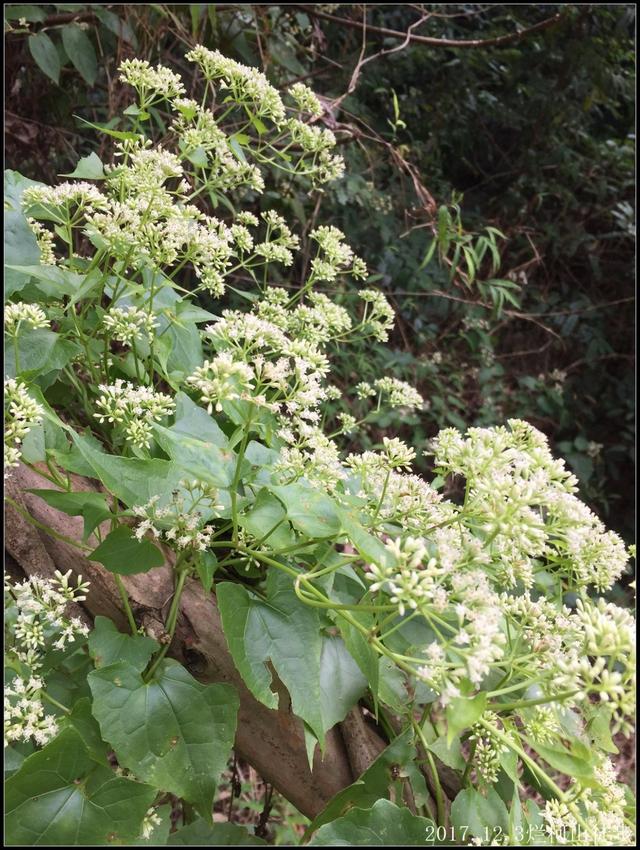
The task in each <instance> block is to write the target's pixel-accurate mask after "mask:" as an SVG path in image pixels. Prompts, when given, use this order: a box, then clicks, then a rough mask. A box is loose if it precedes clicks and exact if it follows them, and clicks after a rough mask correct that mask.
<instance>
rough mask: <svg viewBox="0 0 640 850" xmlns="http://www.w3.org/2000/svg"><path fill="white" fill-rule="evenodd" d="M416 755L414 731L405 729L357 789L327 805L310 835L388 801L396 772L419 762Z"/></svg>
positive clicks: (345, 791) (351, 787)
mask: <svg viewBox="0 0 640 850" xmlns="http://www.w3.org/2000/svg"><path fill="white" fill-rule="evenodd" d="M415 755H416V751H415V747H414V746H413V731H412V729H410V728H409V729H405V731H404V732H402V733H401V734H400V735H398V737H397V738H396V739H395V740H394V741H392V743H391V744H389V746H388V747H387V748H386V749H384V750H383V751H382V752H381V753H380V755H379V756H378V757H377V758H376V759H375V761H374V762H373V763H372V764H371V765H370V766H369V767H368V768H367V769H366V770H365V772H364V773H363V774H362V776H361V777H360V778H359V779H358V780H357V781H356V782H354V783H353V785H349V786H348V787H347V788H343V789H342V791H339V792H338V793H337V794H336V795H335V797H334V798H333V799H332V800H330V801H329V802H328V803H327V805H326V806H325V808H324V809H323V810H322V811H321V812H320V814H319V815H318V816H317V817H316V818H315V820H314V821H313V822H312V823H311V824H310V826H309V828H308V830H307V835H309V834H311V833H312V832H313V831H314V830H316V829H319V828H320V827H321V826H322V825H323V824H325V823H329V822H330V821H333V820H335V819H336V818H338V817H340V816H341V815H344V814H346V812H348V811H349V810H350V809H352V808H353V807H354V806H359V807H360V808H367V807H369V806H372V805H373V804H374V803H375V802H376V800H379V799H380V798H382V797H384V798H386V799H388V797H389V793H390V791H389V789H390V788H391V787H392V786H393V784H394V782H395V779H394V770H395V768H403V767H404V766H405V765H407V764H409V763H410V762H411V761H412V760H413V759H414V758H415Z"/></svg>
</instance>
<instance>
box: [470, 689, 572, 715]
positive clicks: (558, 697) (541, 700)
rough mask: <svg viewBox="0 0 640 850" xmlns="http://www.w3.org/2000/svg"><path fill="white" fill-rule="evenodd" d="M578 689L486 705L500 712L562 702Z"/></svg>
mask: <svg viewBox="0 0 640 850" xmlns="http://www.w3.org/2000/svg"><path fill="white" fill-rule="evenodd" d="M579 693H580V691H564V692H563V693H559V694H555V695H554V696H552V697H538V698H537V699H525V700H520V702H506V703H499V702H497V703H492V704H490V705H488V706H487V708H490V709H491V711H495V712H497V713H500V712H502V711H515V710H516V709H519V708H529V707H530V706H532V705H544V704H545V703H549V702H562V701H563V700H565V699H570V698H571V697H574V696H575V695H576V694H579Z"/></svg>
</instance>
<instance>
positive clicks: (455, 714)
mask: <svg viewBox="0 0 640 850" xmlns="http://www.w3.org/2000/svg"><path fill="white" fill-rule="evenodd" d="M486 705H487V694H486V692H485V691H481V692H480V693H479V694H476V696H474V697H454V699H452V700H451V701H450V702H449V703H448V704H447V708H446V710H445V715H446V718H447V741H448V743H449V744H450V743H451V742H452V741H453V739H454V738H455V737H456V735H459V734H460V733H461V732H464V730H465V729H469V728H470V727H471V726H473V724H474V723H477V722H478V720H479V719H480V718H481V717H482V712H483V711H484V710H485V707H486Z"/></svg>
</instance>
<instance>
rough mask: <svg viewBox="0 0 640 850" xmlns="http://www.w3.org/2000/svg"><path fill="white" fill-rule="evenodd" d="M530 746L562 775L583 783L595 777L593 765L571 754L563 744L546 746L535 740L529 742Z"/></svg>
mask: <svg viewBox="0 0 640 850" xmlns="http://www.w3.org/2000/svg"><path fill="white" fill-rule="evenodd" d="M528 744H529V745H530V746H531V747H532V748H533V749H534V750H535V751H536V752H537V753H538V755H539V756H542V758H543V759H544V760H545V761H546V762H547V764H549V765H551V767H553V768H555V770H559V771H560V772H561V773H566V774H567V775H568V776H575V777H576V778H579V779H580V780H582V781H583V782H585V781H586V780H588V779H590V778H591V777H592V776H593V763H592V762H590V761H586V760H585V759H584V758H581V757H580V756H577V755H575V754H574V753H572V752H570V751H569V750H567V749H566V748H565V747H564V746H563V745H562V744H555V745H546V744H539V743H538V742H537V741H533V740H531V741H528Z"/></svg>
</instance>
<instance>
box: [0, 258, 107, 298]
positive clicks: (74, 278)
mask: <svg viewBox="0 0 640 850" xmlns="http://www.w3.org/2000/svg"><path fill="white" fill-rule="evenodd" d="M6 268H7V270H8V271H9V272H14V273H17V274H20V275H24V276H25V277H27V278H28V279H29V280H30V281H31V283H32V284H33V286H34V287H35V288H36V289H37V290H38V292H39V293H41V294H42V295H43V296H45V298H46V299H55V300H57V301H62V299H64V298H67V297H71V298H72V299H74V300H77V296H78V293H79V292H85V294H86V289H87V280H89V281H90V284H91V286H95V285H96V284H97V283H99V282H100V280H101V277H100V275H98V274H92V275H83V274H77V273H76V272H72V271H69V269H63V268H61V267H59V266H47V265H26V263H25V259H24V258H22V257H21V258H20V261H19V262H18V263H15V264H12V265H8V266H6Z"/></svg>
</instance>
